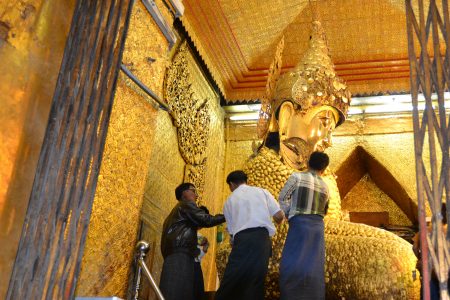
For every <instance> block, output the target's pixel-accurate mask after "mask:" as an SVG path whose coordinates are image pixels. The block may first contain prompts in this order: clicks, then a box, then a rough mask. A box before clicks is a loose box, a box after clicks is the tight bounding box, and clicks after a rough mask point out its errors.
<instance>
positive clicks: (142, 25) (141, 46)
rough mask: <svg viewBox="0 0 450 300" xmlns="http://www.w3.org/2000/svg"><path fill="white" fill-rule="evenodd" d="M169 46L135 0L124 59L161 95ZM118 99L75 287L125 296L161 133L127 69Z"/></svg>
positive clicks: (82, 291)
mask: <svg viewBox="0 0 450 300" xmlns="http://www.w3.org/2000/svg"><path fill="white" fill-rule="evenodd" d="M167 50H168V43H167V41H166V39H165V38H164V36H163V35H162V33H161V32H160V30H159V28H158V27H157V26H156V24H155V23H154V21H153V19H152V17H151V15H150V14H149V13H148V12H147V10H146V9H145V7H144V6H143V5H142V3H141V2H140V1H137V2H136V3H135V5H134V7H133V11H132V15H131V19H130V27H129V31H128V35H127V40H126V44H125V49H124V53H123V59H122V61H123V63H124V64H125V65H127V67H128V68H129V69H130V70H131V71H132V72H133V74H134V75H136V76H137V77H138V78H139V79H140V80H141V81H142V82H144V84H146V85H147V86H148V87H149V88H150V89H151V90H153V91H154V92H155V93H156V94H158V95H159V96H160V97H161V96H162V84H163V82H162V80H163V77H164V71H165V68H166V65H167V59H166V57H167V52H168V51H167ZM149 58H152V59H155V61H154V62H151V59H149ZM114 101H115V102H114V106H113V111H112V115H111V119H110V124H109V128H108V135H107V139H106V144H105V151H104V154H103V160H102V166H101V170H100V175H99V180H98V184H97V190H96V195H95V198H94V205H93V211H92V216H91V222H90V225H89V232H88V238H87V241H86V246H85V250H84V255H83V261H82V269H81V274H80V278H79V281H78V286H77V290H76V294H77V295H79V296H88V295H89V296H112V295H115V296H119V297H122V298H125V293H126V287H127V284H128V275H129V272H130V267H131V264H132V257H133V253H134V247H135V243H136V239H137V235H138V227H139V223H140V221H139V220H140V212H141V207H142V203H143V195H144V191H145V187H146V185H145V183H146V178H147V176H148V174H149V161H150V158H151V152H152V148H153V145H154V143H153V140H154V139H155V135H156V132H157V129H155V126H156V123H157V122H156V120H157V116H158V115H159V113H158V111H157V110H156V109H155V107H157V106H156V105H155V103H154V101H153V100H151V99H150V97H149V96H147V95H145V94H144V93H143V92H142V91H141V90H140V89H139V88H138V87H136V85H134V84H133V83H132V82H131V81H130V80H129V79H128V78H126V76H125V75H124V74H123V73H121V74H120V80H119V83H118V87H117V91H116V97H115V100H114Z"/></svg>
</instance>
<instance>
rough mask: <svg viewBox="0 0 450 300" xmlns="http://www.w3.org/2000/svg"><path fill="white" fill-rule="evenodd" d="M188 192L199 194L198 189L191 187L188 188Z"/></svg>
mask: <svg viewBox="0 0 450 300" xmlns="http://www.w3.org/2000/svg"><path fill="white" fill-rule="evenodd" d="M188 190H190V191H193V192H194V193H196V194H197V190H196V188H194V187H190V188H188Z"/></svg>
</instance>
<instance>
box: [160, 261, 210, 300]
mask: <svg viewBox="0 0 450 300" xmlns="http://www.w3.org/2000/svg"><path fill="white" fill-rule="evenodd" d="M159 288H160V290H161V293H162V294H163V296H164V298H165V299H166V300H200V299H201V298H198V297H203V293H204V285H203V274H202V269H201V266H200V263H198V262H195V260H194V257H192V256H190V255H188V254H186V253H174V254H171V255H169V256H167V257H166V258H165V259H164V263H163V268H162V272H161V280H160V282H159Z"/></svg>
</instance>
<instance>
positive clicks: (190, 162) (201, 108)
mask: <svg viewBox="0 0 450 300" xmlns="http://www.w3.org/2000/svg"><path fill="white" fill-rule="evenodd" d="M189 54H190V53H189V49H188V46H187V44H186V42H184V43H183V44H182V45H181V46H180V47H179V49H178V52H177V53H176V54H175V56H174V59H173V61H172V64H171V65H170V67H169V68H168V70H167V73H166V78H165V85H164V94H165V100H166V102H167V105H168V106H169V109H170V110H169V113H170V115H171V117H172V120H173V124H174V125H175V127H176V128H177V135H178V148H179V150H180V154H181V156H182V157H183V159H184V161H185V162H186V166H185V173H184V174H185V176H184V181H185V182H192V183H193V184H195V186H196V187H197V190H198V194H199V198H198V202H199V203H201V199H202V194H203V190H204V185H205V170H206V147H207V144H208V136H209V123H210V115H209V111H208V110H209V107H208V103H207V100H206V99H198V97H196V95H195V93H194V91H193V89H192V82H193V81H192V77H191V74H190V72H189V68H188V59H187V55H189Z"/></svg>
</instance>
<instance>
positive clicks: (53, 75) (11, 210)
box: [0, 0, 75, 299]
mask: <svg viewBox="0 0 450 300" xmlns="http://www.w3.org/2000/svg"><path fill="white" fill-rule="evenodd" d="M74 2H75V1H72V0H71V1H64V2H56V1H41V0H28V1H1V2H0V62H1V63H0V95H1V96H0V122H1V124H2V126H1V130H0V164H1V166H2V167H1V168H0V244H1V245H2V246H1V247H0V270H1V272H0V299H3V298H4V296H5V294H6V289H7V288H8V284H9V277H10V275H11V274H10V272H11V269H12V266H13V263H14V259H15V256H16V250H17V245H18V241H19V239H20V234H21V232H22V225H23V219H24V217H25V211H26V208H27V205H28V199H29V194H30V191H31V188H32V184H33V179H34V175H35V169H36V165H37V161H38V159H39V153H40V149H41V144H42V140H43V137H44V133H45V128H46V126H47V119H48V114H49V111H50V105H51V101H52V97H53V92H54V89H55V84H56V80H57V76H58V71H59V67H60V63H61V60H62V56H63V52H64V47H65V42H66V38H67V34H68V31H69V27H70V21H71V16H72V14H73V9H74ZM54 28H58V31H54V30H53V29H54Z"/></svg>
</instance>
